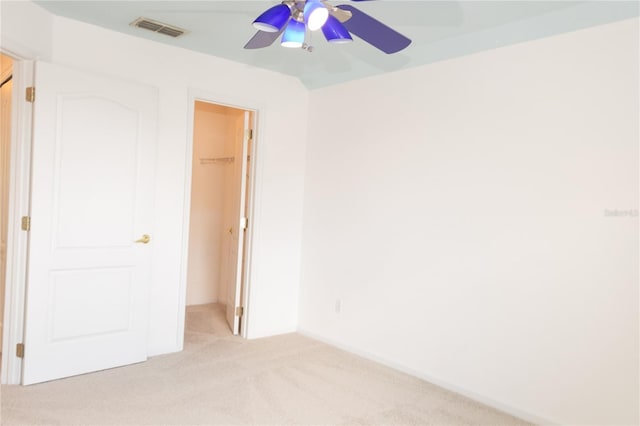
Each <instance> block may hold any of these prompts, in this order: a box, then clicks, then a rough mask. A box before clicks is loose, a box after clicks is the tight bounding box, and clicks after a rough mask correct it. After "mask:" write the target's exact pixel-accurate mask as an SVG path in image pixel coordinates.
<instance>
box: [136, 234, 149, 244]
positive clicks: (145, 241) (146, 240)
mask: <svg viewBox="0 0 640 426" xmlns="http://www.w3.org/2000/svg"><path fill="white" fill-rule="evenodd" d="M149 241H151V237H150V236H149V235H147V234H144V235H143V236H142V238H140V239H139V240H135V241H134V243H142V244H149Z"/></svg>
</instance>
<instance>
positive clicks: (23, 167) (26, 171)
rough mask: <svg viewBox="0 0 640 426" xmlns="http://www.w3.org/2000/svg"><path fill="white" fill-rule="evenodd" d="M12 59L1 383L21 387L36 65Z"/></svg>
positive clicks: (13, 54) (23, 57)
mask: <svg viewBox="0 0 640 426" xmlns="http://www.w3.org/2000/svg"><path fill="white" fill-rule="evenodd" d="M0 51H2V53H3V54H4V55H7V56H10V57H12V58H13V60H14V63H13V94H12V98H13V99H12V117H11V125H12V130H11V148H10V152H11V156H10V163H11V166H10V171H9V185H10V187H9V203H8V205H9V208H8V220H7V222H8V235H7V267H6V280H5V306H4V319H3V327H4V333H3V337H2V339H3V342H2V347H3V353H4V354H5V355H4V356H3V357H2V373H1V376H0V383H2V384H10V385H15V384H20V381H21V375H22V360H21V359H20V358H18V357H17V356H15V350H16V345H17V344H18V343H22V338H23V332H24V308H25V289H26V278H27V277H26V274H27V252H28V243H29V241H28V233H27V232H24V231H22V230H21V226H20V225H21V218H22V216H30V188H31V126H32V113H33V104H31V103H29V102H26V100H25V97H24V93H25V90H26V88H27V87H29V86H31V85H32V84H33V77H34V63H33V61H31V60H29V59H27V58H28V55H20V54H19V53H17V52H14V51H10V50H6V49H1V48H0Z"/></svg>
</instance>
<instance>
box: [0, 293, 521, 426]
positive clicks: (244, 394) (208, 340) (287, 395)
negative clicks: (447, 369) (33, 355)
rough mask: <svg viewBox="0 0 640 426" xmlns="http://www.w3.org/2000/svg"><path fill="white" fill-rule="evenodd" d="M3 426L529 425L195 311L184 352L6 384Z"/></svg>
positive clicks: (376, 368) (345, 357)
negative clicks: (240, 332) (244, 332)
mask: <svg viewBox="0 0 640 426" xmlns="http://www.w3.org/2000/svg"><path fill="white" fill-rule="evenodd" d="M2 424H3V425H16V424H22V425H36V424H37V425H54V424H64V425H72V424H73V425H78V424H84V425H151V424H153V425H159V424H163V425H165V424H183V425H188V424H192V425H195V424H211V425H214V424H278V425H280V424H323V425H363V424H376V425H377V424H380V425H382V424H384V425H417V424H420V425H429V424H431V425H471V424H483V425H521V424H525V422H523V421H522V420H519V419H516V418H514V417H511V416H509V415H507V414H504V413H501V412H499V411H496V410H494V409H492V408H489V407H487V406H484V405H482V404H479V403H477V402H474V401H471V400H469V399H467V398H464V397H462V396H460V395H457V394H454V393H452V392H448V391H446V390H443V389H442V388H439V387H437V386H434V385H432V384H429V383H426V382H424V381H422V380H419V379H416V378H414V377H411V376H409V375H406V374H403V373H400V372H397V371H395V370H392V369H390V368H387V367H384V366H382V365H379V364H376V363H374V362H371V361H368V360H365V359H362V358H360V357H357V356H355V355H352V354H349V353H347V352H344V351H341V350H339V349H336V348H334V347H331V346H329V345H326V344H323V343H320V342H317V341H315V340H312V339H309V338H307V337H304V336H301V335H299V334H287V335H282V336H276V337H270V338H266V339H258V340H250V341H246V340H242V339H241V338H237V337H234V336H232V335H231V333H230V332H229V329H228V327H227V325H226V322H225V320H224V310H223V308H222V306H221V305H208V306H200V307H190V308H189V309H188V312H187V332H186V336H185V350H184V351H183V352H181V353H177V354H171V355H163V356H159V357H154V358H152V359H150V360H149V361H147V362H145V363H141V364H137V365H131V366H127V367H122V368H116V369H112V370H107V371H102V372H98V373H93V374H87V375H83V376H78V377H72V378H69V379H64V380H57V381H54V382H49V383H43V384H39V385H32V386H25V387H23V386H2Z"/></svg>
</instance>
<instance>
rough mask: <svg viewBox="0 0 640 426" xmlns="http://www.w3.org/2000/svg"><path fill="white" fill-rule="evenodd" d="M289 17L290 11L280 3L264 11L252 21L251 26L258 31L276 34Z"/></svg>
mask: <svg viewBox="0 0 640 426" xmlns="http://www.w3.org/2000/svg"><path fill="white" fill-rule="evenodd" d="M290 17H291V9H290V8H289V6H287V5H286V4H284V3H281V4H279V5H276V6H273V7H272V8H269V9H267V10H265V11H264V12H263V13H262V15H260V16H258V17H257V18H256V20H255V21H253V26H254V28H256V29H257V30H260V31H266V32H268V33H277V32H278V31H280V30H281V29H282V27H284V25H285V24H286V23H287V21H288V20H289V18H290Z"/></svg>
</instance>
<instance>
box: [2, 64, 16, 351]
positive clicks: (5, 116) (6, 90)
mask: <svg viewBox="0 0 640 426" xmlns="http://www.w3.org/2000/svg"><path fill="white" fill-rule="evenodd" d="M12 68H13V60H12V59H11V58H9V57H7V56H5V55H0V83H1V82H4V81H5V80H6V79H7V78H9V76H11V72H12ZM12 87H13V84H12V82H11V81H8V82H7V83H5V84H4V85H3V86H2V88H1V89H0V351H1V350H2V324H3V319H4V294H5V292H4V288H5V277H6V261H7V214H8V209H9V155H10V153H11V93H12Z"/></svg>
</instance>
